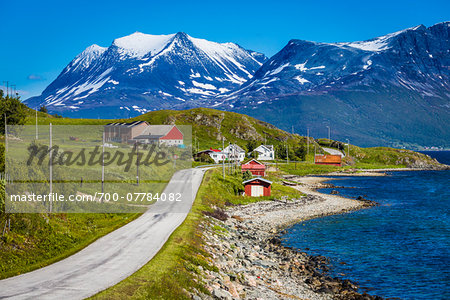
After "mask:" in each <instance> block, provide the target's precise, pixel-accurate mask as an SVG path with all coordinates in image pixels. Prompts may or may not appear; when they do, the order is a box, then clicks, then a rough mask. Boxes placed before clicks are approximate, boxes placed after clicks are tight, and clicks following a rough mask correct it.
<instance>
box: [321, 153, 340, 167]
mask: <svg viewBox="0 0 450 300" xmlns="http://www.w3.org/2000/svg"><path fill="white" fill-rule="evenodd" d="M314 162H315V164H316V165H330V166H338V167H340V166H341V165H342V158H341V156H340V155H331V154H327V155H316V156H315V157H314Z"/></svg>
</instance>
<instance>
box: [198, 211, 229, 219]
mask: <svg viewBox="0 0 450 300" xmlns="http://www.w3.org/2000/svg"><path fill="white" fill-rule="evenodd" d="M203 214H205V215H207V216H210V217H213V218H215V219H217V220H220V221H226V220H227V219H228V215H227V214H226V212H225V211H224V210H223V209H220V208H216V209H215V210H213V211H204V212H203Z"/></svg>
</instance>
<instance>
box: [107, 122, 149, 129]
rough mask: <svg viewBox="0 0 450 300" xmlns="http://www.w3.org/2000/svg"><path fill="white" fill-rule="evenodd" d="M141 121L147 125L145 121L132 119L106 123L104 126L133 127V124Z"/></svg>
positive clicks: (135, 124)
mask: <svg viewBox="0 0 450 300" xmlns="http://www.w3.org/2000/svg"><path fill="white" fill-rule="evenodd" d="M143 123H144V124H147V125H149V124H148V123H147V122H146V121H134V122H131V123H123V122H122V123H121V122H113V123H108V124H106V125H105V127H127V128H130V127H134V126H137V125H140V124H143Z"/></svg>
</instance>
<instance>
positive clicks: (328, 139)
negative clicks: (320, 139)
mask: <svg viewBox="0 0 450 300" xmlns="http://www.w3.org/2000/svg"><path fill="white" fill-rule="evenodd" d="M327 128H328V140H329V141H330V140H331V138H330V126H327Z"/></svg>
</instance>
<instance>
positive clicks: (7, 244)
mask: <svg viewBox="0 0 450 300" xmlns="http://www.w3.org/2000/svg"><path fill="white" fill-rule="evenodd" d="M138 216H139V215H138V214H50V215H48V216H46V215H42V214H10V215H5V214H3V215H1V216H0V226H1V228H2V230H3V226H4V224H5V221H6V220H7V218H8V217H10V218H11V231H10V232H7V233H6V235H5V236H3V237H2V238H1V239H0V249H1V251H0V279H3V278H7V277H10V276H14V275H19V274H22V273H25V272H29V271H32V270H34V269H38V268H41V267H44V266H47V265H49V264H52V263H54V262H56V261H58V260H61V259H63V258H65V257H67V256H70V255H72V254H74V253H75V252H77V251H79V250H81V249H82V248H84V247H86V246H87V245H89V244H90V243H92V242H94V241H95V240H96V239H98V238H100V237H102V236H103V235H105V234H107V233H109V232H111V231H113V230H114V229H116V228H119V227H121V226H123V225H125V224H126V223H128V222H130V221H132V220H134V219H135V218H136V217H138ZM47 220H48V222H47Z"/></svg>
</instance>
